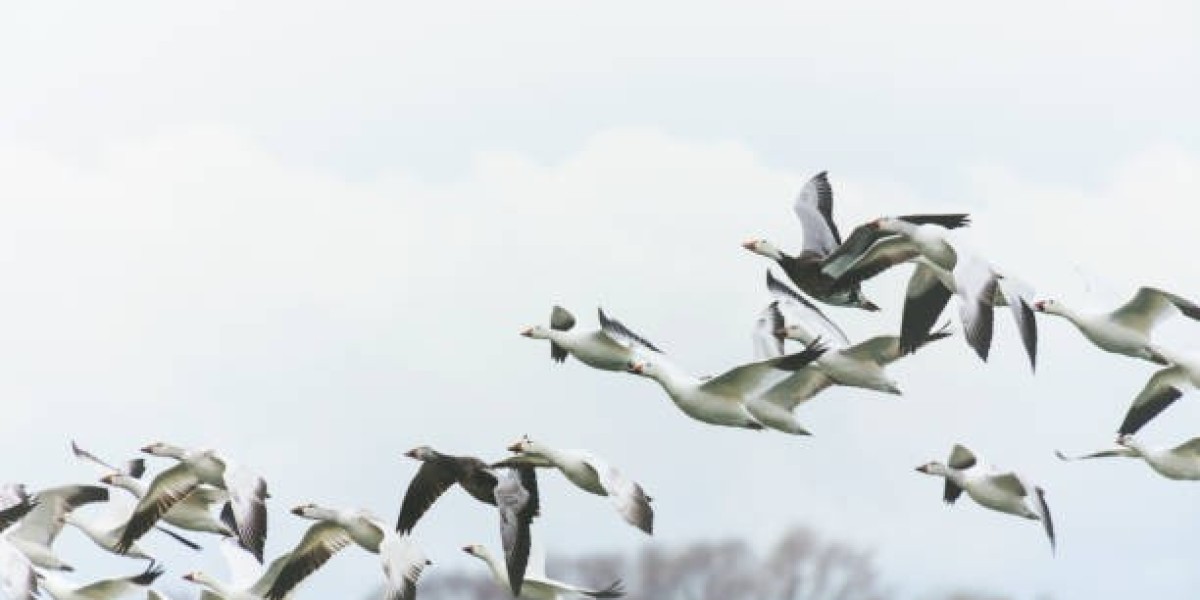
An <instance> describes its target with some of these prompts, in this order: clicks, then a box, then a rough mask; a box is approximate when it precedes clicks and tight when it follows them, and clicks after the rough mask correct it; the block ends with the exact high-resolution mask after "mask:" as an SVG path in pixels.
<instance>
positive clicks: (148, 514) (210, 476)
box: [117, 442, 268, 561]
mask: <svg viewBox="0 0 1200 600" xmlns="http://www.w3.org/2000/svg"><path fill="white" fill-rule="evenodd" d="M142 452H145V453H146V454H150V455H151V456H160V457H166V458H173V459H175V460H177V461H179V462H178V464H176V465H174V466H172V467H171V468H169V469H166V470H164V471H162V472H161V473H159V474H158V475H157V476H156V477H155V478H154V481H153V482H151V483H150V489H148V490H147V491H146V494H145V495H144V496H142V498H141V499H140V500H139V501H138V503H137V506H136V507H134V510H133V514H132V515H130V517H129V522H128V523H127V524H126V526H125V530H124V532H123V533H122V535H121V539H120V540H119V542H118V545H117V549H118V550H123V549H127V548H128V547H129V546H131V545H132V544H133V542H135V541H136V540H137V539H138V538H140V537H141V536H142V535H144V534H145V533H146V532H147V531H149V530H150V528H151V527H153V526H154V524H155V523H157V522H158V520H159V519H161V518H162V517H163V515H164V514H165V513H166V512H167V511H168V510H170V509H171V507H172V506H174V505H176V504H178V503H179V502H180V501H182V500H183V499H184V498H186V497H187V496H188V494H190V493H191V492H192V491H193V490H195V489H196V488H197V487H198V486H200V485H201V484H205V485H210V486H214V487H217V488H220V489H223V490H225V491H226V492H228V493H229V504H228V505H226V509H225V510H224V511H222V515H221V519H222V521H224V522H225V523H226V524H227V525H229V528H230V529H232V530H234V531H235V532H236V533H237V538H238V541H239V542H240V543H241V544H242V546H243V547H244V548H246V550H247V551H249V552H250V553H251V554H253V555H254V557H255V558H256V559H258V560H259V561H261V560H262V555H263V546H264V544H265V543H266V539H267V505H266V502H267V497H268V493H267V482H266V480H264V479H263V478H262V477H260V476H258V475H256V474H254V473H253V472H251V471H249V470H247V469H246V468H244V467H241V466H239V465H238V464H236V463H235V462H233V461H231V460H230V459H229V458H227V457H225V456H224V455H222V454H219V453H218V452H217V451H215V450H189V449H186V448H181V447H179V446H174V445H171V444H166V443H162V442H157V443H154V444H150V445H149V446H146V447H145V448H142Z"/></svg>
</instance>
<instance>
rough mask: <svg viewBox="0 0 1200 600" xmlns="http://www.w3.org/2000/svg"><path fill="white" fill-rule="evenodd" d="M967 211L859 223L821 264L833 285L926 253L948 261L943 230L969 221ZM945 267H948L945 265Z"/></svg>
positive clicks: (860, 278)
mask: <svg viewBox="0 0 1200 600" xmlns="http://www.w3.org/2000/svg"><path fill="white" fill-rule="evenodd" d="M970 222H971V221H970V216H969V215H966V214H962V213H959V214H932V215H902V216H899V217H882V218H879V219H875V220H873V221H870V222H867V223H864V224H862V225H859V226H858V227H856V228H855V229H854V231H853V232H851V234H850V237H849V238H848V239H847V240H846V243H844V244H842V245H840V246H838V248H837V250H835V251H834V252H833V253H832V254H830V255H829V257H828V258H826V259H825V263H824V265H823V266H822V267H821V273H822V274H824V275H825V276H827V277H831V278H833V280H834V282H835V285H837V286H840V287H849V286H853V285H856V284H858V283H860V282H862V281H865V280H867V279H870V278H871V277H874V276H875V275H878V274H879V273H882V272H883V271H885V270H887V269H889V268H891V267H893V266H895V265H898V264H901V263H903V262H906V261H909V260H912V259H913V258H916V257H917V255H919V254H925V255H927V256H929V257H930V258H931V259H932V260H935V261H939V262H941V263H942V264H943V265H946V264H950V261H949V260H945V259H948V258H949V256H948V248H947V246H946V242H945V240H946V232H947V231H948V230H951V229H958V228H961V227H966V226H967V225H968V224H970ZM947 268H950V267H949V266H947Z"/></svg>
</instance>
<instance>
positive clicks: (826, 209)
mask: <svg viewBox="0 0 1200 600" xmlns="http://www.w3.org/2000/svg"><path fill="white" fill-rule="evenodd" d="M792 210H793V211H794V212H795V213H796V217H798V218H799V219H800V225H801V227H803V228H804V246H803V248H802V249H801V251H800V254H799V255H797V256H789V255H787V254H784V253H783V251H782V250H780V249H779V248H777V247H776V246H775V245H774V244H772V243H771V242H768V241H767V240H763V239H757V240H750V241H747V242H745V243H743V244H742V247H743V248H745V249H747V250H749V251H751V252H753V253H755V254H759V255H762V256H765V257H767V258H769V259H771V260H773V261H775V262H776V263H778V264H779V266H780V267H782V268H783V272H784V273H786V274H787V276H788V279H791V280H792V283H795V284H796V286H797V287H799V288H800V289H801V290H804V293H806V294H808V295H810V296H812V297H813V298H816V299H817V300H820V301H821V302H824V303H826V304H832V305H834V306H846V307H851V308H861V309H863V310H871V311H875V310H879V307H878V306H876V305H875V303H873V302H871V301H870V300H867V299H866V297H864V296H863V295H862V290H860V289H859V286H858V285H857V284H855V285H849V286H844V287H839V286H837V285H835V282H834V280H833V278H831V277H829V276H827V275H825V274H823V273H822V272H821V267H822V265H823V264H824V261H825V260H826V258H827V257H828V256H829V255H830V254H832V253H833V251H834V250H836V249H837V247H838V246H840V245H841V243H842V237H841V234H839V233H838V229H837V224H835V223H834V222H833V188H832V187H830V185H829V178H828V176H827V174H826V172H825V171H822V172H820V173H817V174H816V175H815V176H813V178H812V179H809V180H808V183H806V184H804V187H803V188H801V189H800V194H799V195H797V196H796V201H795V202H794V203H793V204H792Z"/></svg>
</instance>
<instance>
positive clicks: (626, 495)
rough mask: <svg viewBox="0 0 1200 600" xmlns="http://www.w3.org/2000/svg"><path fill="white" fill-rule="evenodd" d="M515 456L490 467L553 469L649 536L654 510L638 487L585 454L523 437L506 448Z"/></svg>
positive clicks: (648, 499) (589, 454) (595, 458)
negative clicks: (608, 501)
mask: <svg viewBox="0 0 1200 600" xmlns="http://www.w3.org/2000/svg"><path fill="white" fill-rule="evenodd" d="M508 451H509V452H515V453H516V456H513V457H510V458H508V459H505V460H503V461H501V462H499V463H497V464H496V465H494V466H519V465H528V466H532V467H553V468H556V469H558V470H559V471H560V472H562V474H563V475H564V476H566V478H567V480H569V481H570V482H571V483H573V484H575V485H576V486H577V487H579V488H580V489H582V490H584V491H588V492H591V493H593V494H596V495H598V496H608V497H609V498H611V499H612V502H613V506H615V507H616V509H617V512H618V513H620V515H621V517H622V518H623V519H625V521H626V522H628V523H629V524H630V525H633V526H634V527H637V528H638V529H641V530H642V531H644V532H646V534H647V535H650V534H652V533H653V529H654V509H652V508H651V507H650V497H649V496H647V495H646V493H645V492H644V491H642V486H640V485H638V484H637V483H636V482H635V481H633V480H631V479H629V478H627V477H625V475H624V474H623V473H621V472H620V471H618V470H617V469H616V468H614V467H612V466H610V465H609V464H608V463H607V462H605V461H604V460H602V459H600V458H599V457H597V456H595V455H594V454H592V453H591V452H588V451H586V450H563V449H559V448H552V447H550V446H547V445H546V444H542V443H539V442H535V441H533V440H531V439H530V438H529V436H527V435H526V436H523V437H521V439H519V440H517V441H516V442H514V443H513V444H512V445H510V446H509V447H508Z"/></svg>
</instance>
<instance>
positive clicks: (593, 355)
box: [521, 306, 661, 371]
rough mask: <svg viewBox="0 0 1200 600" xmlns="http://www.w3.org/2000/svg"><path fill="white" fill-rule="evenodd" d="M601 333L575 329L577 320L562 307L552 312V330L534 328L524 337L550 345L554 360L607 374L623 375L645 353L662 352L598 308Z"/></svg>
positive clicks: (522, 331)
mask: <svg viewBox="0 0 1200 600" xmlns="http://www.w3.org/2000/svg"><path fill="white" fill-rule="evenodd" d="M596 315H597V317H598V318H599V321H600V329H595V330H590V331H579V330H576V329H574V327H575V316H574V315H572V314H571V313H570V312H569V311H567V309H565V308H563V307H561V306H555V307H554V308H553V309H552V310H551V311H550V327H549V328H546V327H544V326H542V325H534V326H531V327H526V328H525V329H523V330H521V335H523V336H525V337H528V338H533V339H535V340H549V341H550V358H552V359H553V360H554V361H555V362H563V361H564V360H566V359H567V356H568V355H571V356H574V357H575V358H576V359H578V360H579V362H581V363H583V364H585V365H587V366H589V367H593V368H596V369H601V370H604V371H623V370H625V366H626V365H628V364H629V361H631V360H634V359H635V358H636V357H637V356H638V355H639V353H641V352H646V351H649V352H661V350H659V349H658V348H657V347H656V346H655V345H654V344H653V343H651V342H650V341H649V340H647V339H646V338H644V337H642V336H640V335H638V334H636V333H634V332H633V330H631V329H629V328H628V327H626V326H625V325H624V324H623V323H621V322H620V321H618V320H616V319H614V318H612V317H609V316H608V315H606V314H604V309H602V308H597V309H596Z"/></svg>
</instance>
